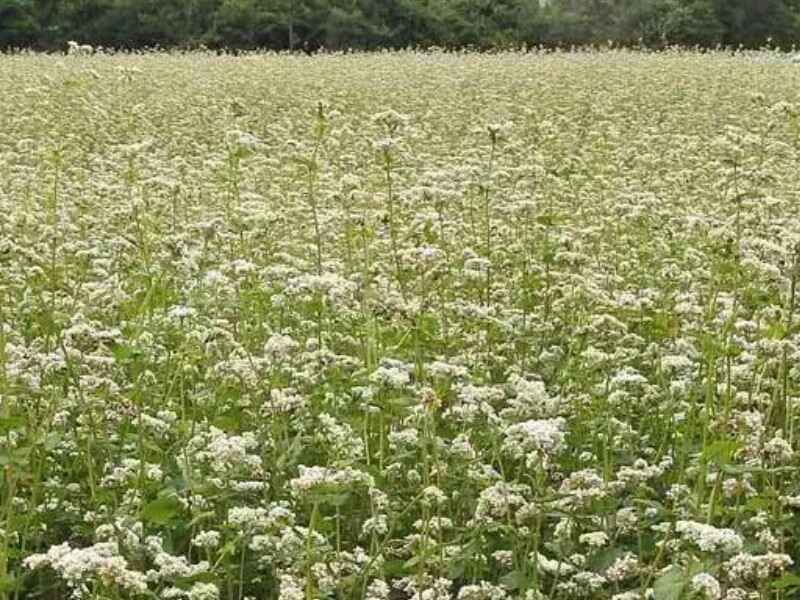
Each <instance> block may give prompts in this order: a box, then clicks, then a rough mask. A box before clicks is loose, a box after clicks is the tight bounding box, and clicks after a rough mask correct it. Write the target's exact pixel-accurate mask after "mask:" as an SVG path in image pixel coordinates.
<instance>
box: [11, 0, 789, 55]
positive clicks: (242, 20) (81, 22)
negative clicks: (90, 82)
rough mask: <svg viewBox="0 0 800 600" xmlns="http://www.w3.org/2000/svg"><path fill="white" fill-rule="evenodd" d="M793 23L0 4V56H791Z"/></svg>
mask: <svg viewBox="0 0 800 600" xmlns="http://www.w3.org/2000/svg"><path fill="white" fill-rule="evenodd" d="M799 17H800V2H798V0H0V47H10V46H34V47H38V48H41V49H56V48H57V49H60V48H63V46H64V44H65V42H66V41H68V40H70V39H75V40H78V41H83V42H88V43H92V44H96V45H103V46H115V47H128V48H130V47H141V46H153V45H160V46H189V47H195V46H198V45H201V44H202V45H206V46H210V47H220V46H226V47H234V48H254V47H260V48H269V49H291V48H294V49H316V48H320V47H325V48H328V49H343V48H379V47H394V48H399V47H408V46H431V45H438V46H448V47H449V46H459V47H463V46H467V45H473V46H477V47H497V46H521V45H523V44H525V45H528V46H531V45H539V44H545V45H557V44H587V43H599V42H602V43H606V42H608V41H609V40H613V41H615V42H617V43H620V44H626V45H638V44H646V45H648V46H656V47H658V46H664V45H666V44H675V43H677V44H684V45H695V44H699V45H703V46H716V45H717V44H723V45H731V46H738V45H739V44H743V45H745V46H747V47H760V46H761V45H764V44H768V43H773V44H778V45H783V46H784V47H787V46H790V45H791V44H792V43H793V41H794V40H795V39H797V37H798V35H800V18H799ZM770 40H771V41H770Z"/></svg>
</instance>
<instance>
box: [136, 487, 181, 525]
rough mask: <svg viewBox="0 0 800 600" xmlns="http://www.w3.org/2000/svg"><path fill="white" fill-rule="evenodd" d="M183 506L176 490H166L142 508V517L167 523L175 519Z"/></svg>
mask: <svg viewBox="0 0 800 600" xmlns="http://www.w3.org/2000/svg"><path fill="white" fill-rule="evenodd" d="M182 508H183V507H182V506H181V502H180V500H179V499H178V495H177V494H176V493H175V490H165V491H163V492H161V494H159V497H158V498H156V499H155V500H153V501H152V502H150V503H149V504H148V505H147V506H145V507H144V510H142V519H144V520H145V521H148V522H150V523H155V524H156V525H165V524H167V523H169V522H170V521H171V520H172V519H174V518H175V517H176V516H177V515H178V514H179V513H180V512H181V509H182Z"/></svg>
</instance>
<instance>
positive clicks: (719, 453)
mask: <svg viewBox="0 0 800 600" xmlns="http://www.w3.org/2000/svg"><path fill="white" fill-rule="evenodd" d="M741 447H742V444H741V443H739V442H734V441H733V440H717V441H716V442H714V443H713V444H711V445H710V446H708V447H707V448H705V450H703V454H702V456H703V458H705V459H706V460H708V461H710V462H713V463H716V464H718V465H728V464H731V461H732V459H733V454H734V452H736V451H737V450H738V449H739V448H741Z"/></svg>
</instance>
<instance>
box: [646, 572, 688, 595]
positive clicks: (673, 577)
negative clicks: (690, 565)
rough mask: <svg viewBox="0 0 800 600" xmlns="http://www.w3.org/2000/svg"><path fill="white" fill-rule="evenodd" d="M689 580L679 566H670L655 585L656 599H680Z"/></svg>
mask: <svg viewBox="0 0 800 600" xmlns="http://www.w3.org/2000/svg"><path fill="white" fill-rule="evenodd" d="M687 583H688V580H687V578H686V575H685V574H684V573H683V571H682V570H681V569H679V568H678V567H670V568H669V569H668V570H667V571H666V572H665V573H664V574H663V575H661V576H660V577H659V578H658V579H656V581H655V584H654V585H653V594H654V597H655V600H679V599H680V597H681V595H682V594H683V590H684V589H685V588H686V584H687Z"/></svg>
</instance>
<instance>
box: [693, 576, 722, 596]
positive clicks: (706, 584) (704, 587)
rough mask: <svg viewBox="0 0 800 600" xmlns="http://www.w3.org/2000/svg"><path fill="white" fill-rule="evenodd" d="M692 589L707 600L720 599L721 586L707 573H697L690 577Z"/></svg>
mask: <svg viewBox="0 0 800 600" xmlns="http://www.w3.org/2000/svg"><path fill="white" fill-rule="evenodd" d="M691 585H692V590H693V591H694V592H697V593H699V594H702V595H703V596H704V597H705V598H706V599H707V600H720V598H722V586H720V584H719V581H717V580H716V578H715V577H714V576H712V575H709V574H708V573H698V574H697V575H695V576H694V577H692V584H691Z"/></svg>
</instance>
